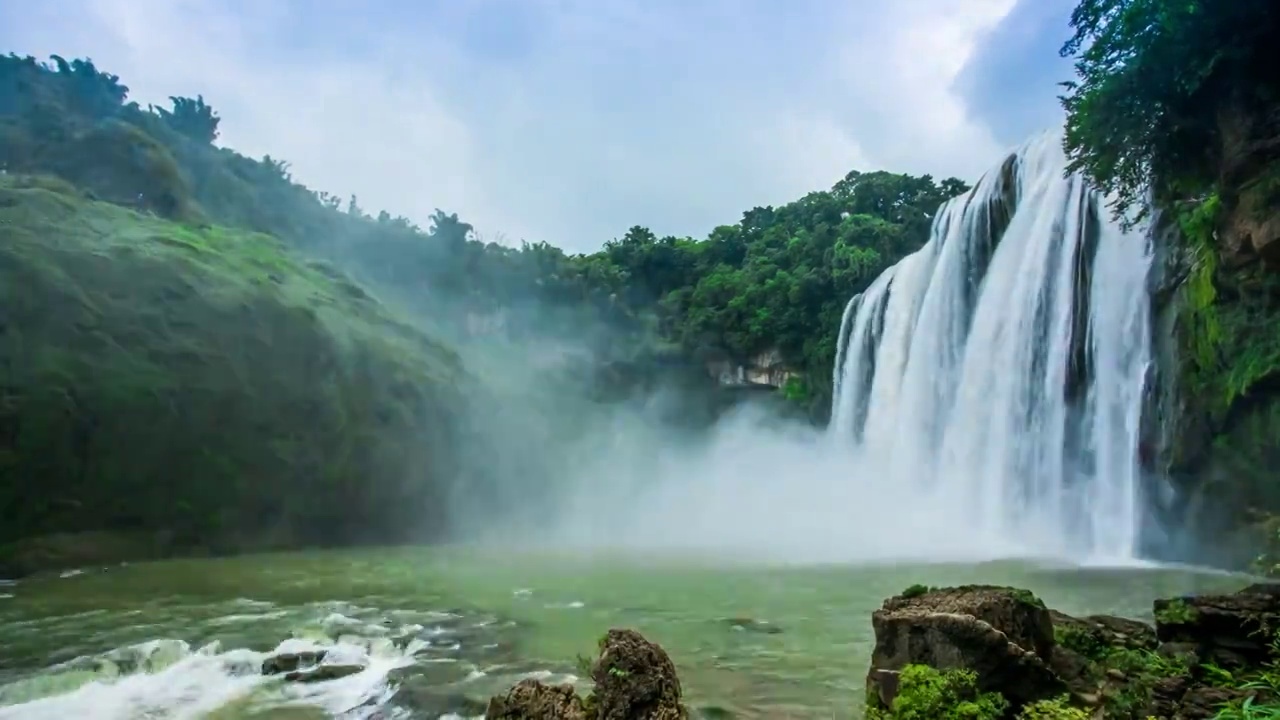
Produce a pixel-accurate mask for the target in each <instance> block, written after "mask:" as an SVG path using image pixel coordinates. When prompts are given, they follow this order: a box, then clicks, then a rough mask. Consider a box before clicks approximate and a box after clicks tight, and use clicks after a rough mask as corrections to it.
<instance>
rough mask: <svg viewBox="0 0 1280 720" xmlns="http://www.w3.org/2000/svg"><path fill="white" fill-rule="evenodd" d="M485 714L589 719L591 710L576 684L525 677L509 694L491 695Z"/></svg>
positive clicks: (493, 719) (498, 719)
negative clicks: (579, 695)
mask: <svg viewBox="0 0 1280 720" xmlns="http://www.w3.org/2000/svg"><path fill="white" fill-rule="evenodd" d="M484 716H485V718H486V720H586V718H587V712H586V710H585V709H584V707H583V705H582V699H581V698H579V697H578V695H577V693H575V692H574V691H573V686H572V685H545V684H543V683H540V682H538V681H537V680H521V681H520V682H518V683H516V685H515V687H513V688H511V689H510V690H508V691H507V694H506V695H496V696H494V697H493V698H491V699H490V700H489V706H488V707H487V708H486V709H485V712H484Z"/></svg>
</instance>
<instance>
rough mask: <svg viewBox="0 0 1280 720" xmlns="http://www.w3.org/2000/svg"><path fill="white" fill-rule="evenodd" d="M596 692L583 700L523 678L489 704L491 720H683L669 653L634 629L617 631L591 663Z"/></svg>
mask: <svg viewBox="0 0 1280 720" xmlns="http://www.w3.org/2000/svg"><path fill="white" fill-rule="evenodd" d="M591 679H592V680H593V681H594V683H595V689H594V691H593V692H592V694H591V695H590V696H588V697H587V698H586V699H585V700H583V699H581V698H579V697H578V696H577V694H576V693H575V692H574V689H573V686H571V685H546V684H543V683H541V682H539V681H537V680H522V681H521V682H519V683H518V684H516V686H515V687H513V688H511V690H509V691H508V692H507V693H506V694H505V695H499V696H495V697H494V698H492V699H491V700H490V701H489V706H488V708H487V710H486V711H485V717H486V718H490V720H493V719H495V718H500V719H503V720H685V718H687V717H688V713H687V711H686V710H685V707H684V705H683V703H682V702H681V690H680V679H679V678H678V677H676V667H675V664H674V663H672V662H671V658H670V657H669V656H668V655H667V653H666V651H665V650H663V649H662V647H661V646H659V645H657V644H656V643H652V642H649V641H648V640H646V639H645V638H644V636H642V635H641V634H640V633H638V632H636V631H634V630H625V629H616V628H615V629H613V630H610V631H609V632H608V633H606V634H605V636H604V637H603V638H601V640H600V655H599V657H597V658H596V660H595V662H593V663H592V665H591Z"/></svg>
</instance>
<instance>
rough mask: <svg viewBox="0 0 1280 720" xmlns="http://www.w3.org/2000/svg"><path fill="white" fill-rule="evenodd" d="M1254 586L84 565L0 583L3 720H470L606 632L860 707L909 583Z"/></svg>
mask: <svg viewBox="0 0 1280 720" xmlns="http://www.w3.org/2000/svg"><path fill="white" fill-rule="evenodd" d="M1248 582H1249V580H1248V579H1247V578H1243V577H1240V576H1231V575H1226V574H1222V573H1216V572H1210V571H1203V570H1197V569H1191V568H1175V567H1123V568H1114V567H1113V568H1107V567H1077V566H1071V565H1063V564H1051V563H1041V562H1029V561H999V562H988V563H980V564H971V563H970V564H937V565H928V564H902V563H892V564H891V563H885V564H861V565H803V566H797V565H788V564H783V563H767V564H766V563H760V562H757V561H749V560H744V559H736V560H735V559H727V558H725V557H723V556H719V557H706V556H696V555H688V554H676V553H666V554H663V555H653V554H645V555H637V554H621V553H619V554H605V553H596V554H590V555H585V554H580V553H550V552H512V551H496V550H492V549H475V548H394V549H378V550H359V551H326V552H308V553H287V554H274V555H253V556H244V557H237V558H225V559H198V560H174V561H165V562H155V563H138V564H125V565H120V566H114V567H109V568H81V569H79V570H76V571H68V572H64V573H60V574H54V575H50V576H46V577H38V578H32V579H27V580H22V581H19V582H5V583H3V584H0V719H4V720H8V719H10V718H33V719H35V718H68V717H72V718H74V717H86V718H87V717H92V718H95V720H98V719H101V720H126V719H128V720H134V719H141V718H147V719H148V720H158V719H160V718H211V719H214V720H248V719H250V718H253V719H266V718H276V719H279V720H285V719H289V720H302V719H304V718H331V717H337V718H344V719H349V720H356V719H357V718H370V719H372V718H384V719H386V718H406V719H407V718H441V717H447V718H462V717H476V716H478V715H482V714H483V703H484V700H485V699H486V698H487V697H488V696H489V695H491V694H493V693H496V692H500V691H502V690H504V689H505V688H506V687H508V686H510V685H511V684H513V683H514V682H516V681H517V680H519V679H520V678H523V677H538V678H542V679H545V680H549V681H553V682H555V681H567V682H577V683H579V684H582V678H581V676H582V674H583V671H582V669H581V668H582V660H581V658H580V656H581V657H589V656H592V655H593V654H594V652H595V648H596V641H597V639H598V638H599V637H600V635H601V634H602V633H603V632H604V631H605V630H606V629H608V628H610V627H615V626H627V627H634V628H636V629H638V630H640V631H641V632H642V633H644V634H645V635H646V636H647V637H649V638H650V639H651V640H654V641H656V642H658V643H659V644H661V645H662V646H663V647H665V648H666V649H667V651H668V652H669V653H670V654H671V656H672V659H673V660H674V661H675V663H676V666H677V668H678V669H679V673H680V678H681V681H682V684H683V687H684V691H685V695H686V699H687V701H688V702H689V704H690V706H691V707H692V708H693V709H694V710H695V714H696V715H700V716H702V717H716V718H721V717H730V716H732V717H739V718H766V717H767V718H833V717H836V718H850V717H860V716H861V701H862V681H863V675H864V674H865V672H866V669H867V661H868V659H869V657H870V652H871V647H872V642H873V637H872V631H871V621H870V616H871V612H872V610H874V609H875V608H876V607H878V606H879V605H880V603H881V602H882V601H883V600H884V598H886V597H888V596H890V595H893V594H895V593H898V592H900V591H901V590H903V589H904V588H906V587H908V586H910V585H913V584H916V583H923V584H929V585H948V584H963V583H996V584H1012V585H1017V586H1020V587H1026V588H1029V589H1031V590H1032V591H1034V592H1035V593H1037V594H1038V595H1040V597H1042V598H1043V599H1044V600H1045V602H1046V603H1047V604H1048V605H1049V606H1050V607H1053V608H1057V609H1060V610H1063V611H1065V612H1068V613H1072V614H1088V613H1110V614H1118V615H1125V616H1129V617H1135V618H1139V619H1149V614H1150V610H1151V601H1152V600H1153V599H1154V598H1156V597H1163V596H1171V595H1178V594H1183V593H1196V592H1219V591H1233V590H1236V589H1238V588H1240V587H1243V586H1244V585H1246V584H1248ZM284 641H290V642H296V641H306V642H311V643H316V644H319V645H321V646H325V647H339V648H343V647H347V646H350V647H349V648H348V649H351V651H352V652H359V653H363V657H364V662H365V664H366V666H367V669H366V670H364V671H363V672H360V673H357V674H355V675H352V676H349V677H345V678H342V679H340V680H333V681H328V682H319V683H310V684H299V683H286V682H283V681H281V680H280V679H278V678H266V677H263V676H261V674H260V672H259V668H260V666H261V661H262V659H263V658H264V657H266V656H267V655H268V654H269V653H270V652H271V651H272V650H273V649H275V648H277V647H278V646H279V645H280V643H282V642H284ZM582 686H583V688H584V689H585V688H586V687H587V686H586V685H585V684H582Z"/></svg>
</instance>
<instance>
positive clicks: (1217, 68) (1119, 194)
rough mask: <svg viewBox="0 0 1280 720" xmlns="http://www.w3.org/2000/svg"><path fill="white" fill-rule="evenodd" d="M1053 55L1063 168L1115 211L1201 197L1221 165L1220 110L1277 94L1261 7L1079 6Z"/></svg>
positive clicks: (1270, 26) (1214, 2) (1160, 0)
mask: <svg viewBox="0 0 1280 720" xmlns="http://www.w3.org/2000/svg"><path fill="white" fill-rule="evenodd" d="M1071 27H1072V28H1073V29H1074V31H1075V33H1074V35H1073V37H1072V38H1071V39H1070V40H1069V41H1067V43H1066V44H1065V45H1064V46H1063V48H1062V53H1063V55H1064V56H1076V57H1077V60H1076V70H1077V72H1078V74H1079V79H1078V80H1077V81H1073V82H1068V83H1064V85H1065V87H1066V89H1067V94H1066V95H1065V96H1064V97H1063V99H1062V102H1063V106H1064V107H1065V109H1066V111H1067V123H1066V138H1065V146H1066V150H1067V153H1068V155H1069V156H1070V158H1071V168H1072V169H1073V170H1081V171H1083V172H1084V173H1086V174H1087V175H1088V176H1089V177H1090V178H1091V179H1092V180H1093V181H1094V182H1095V183H1096V184H1097V185H1098V186H1099V187H1101V188H1102V189H1103V190H1105V191H1107V192H1109V193H1113V194H1114V206H1115V209H1116V210H1117V211H1118V212H1120V213H1128V212H1129V211H1131V210H1134V211H1135V212H1134V213H1133V216H1132V217H1134V218H1137V217H1141V216H1142V215H1143V214H1145V204H1144V203H1143V202H1142V201H1143V199H1144V196H1145V194H1146V193H1147V192H1148V191H1154V192H1155V194H1156V195H1157V198H1156V199H1157V200H1164V199H1168V198H1169V197H1171V196H1172V195H1174V194H1176V193H1178V192H1179V191H1182V192H1186V191H1187V190H1192V191H1195V190H1197V189H1199V190H1202V189H1203V187H1204V186H1205V185H1206V184H1207V183H1209V182H1212V181H1213V180H1214V168H1216V167H1218V166H1219V165H1220V164H1221V162H1222V160H1223V159H1224V158H1223V153H1224V150H1227V149H1226V148H1224V146H1223V139H1224V138H1223V136H1222V128H1221V127H1220V124H1219V120H1220V118H1221V117H1222V113H1223V111H1224V109H1225V108H1228V107H1231V106H1236V107H1240V108H1241V109H1242V110H1243V111H1245V112H1246V113H1247V112H1248V111H1249V110H1250V109H1252V108H1256V107H1259V106H1264V105H1270V104H1273V103H1274V102H1275V101H1276V99H1277V93H1278V91H1280V73H1277V72H1276V69H1275V38H1276V37H1277V35H1278V34H1280V6H1277V5H1276V3H1275V2H1273V1H1272V0H1230V2H1221V1H1218V0H1084V1H1083V2H1081V3H1080V5H1079V6H1078V7H1077V8H1076V9H1075V11H1074V12H1073V13H1072V16H1071Z"/></svg>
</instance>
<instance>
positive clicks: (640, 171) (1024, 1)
mask: <svg viewBox="0 0 1280 720" xmlns="http://www.w3.org/2000/svg"><path fill="white" fill-rule="evenodd" d="M1073 4H1074V3H1073V2H1071V0H414V1H412V2H411V1H410V0H400V1H399V2H397V1H395V0H257V1H256V2H253V1H250V0H58V1H57V2H28V1H26V0H0V52H7V51H13V52H17V53H19V54H23V55H27V54H30V55H36V56H38V57H42V58H44V57H47V56H48V55H49V54H52V53H57V54H60V55H63V56H64V57H67V58H73V57H89V58H92V59H93V60H94V62H95V63H96V64H97V65H98V66H99V67H100V68H101V69H103V70H106V71H109V72H112V73H115V74H117V75H119V76H120V77H121V79H122V81H123V82H124V83H125V84H126V85H128V86H129V87H130V89H131V97H132V98H133V99H135V100H137V101H139V102H141V103H143V104H146V103H148V102H150V103H156V104H161V103H164V102H166V98H167V96H169V95H183V96H195V95H197V94H200V95H203V96H204V98H205V100H206V101H207V102H209V103H210V104H211V105H213V107H214V108H215V109H216V110H217V111H218V113H219V114H220V115H221V117H222V124H221V132H222V135H221V138H220V139H219V143H220V144H222V145H225V146H227V147H231V148H234V149H236V150H238V151H240V152H242V153H244V154H246V155H250V156H254V157H261V156H262V155H266V154H269V155H271V156H272V157H275V158H283V159H285V160H287V161H289V162H290V163H291V167H292V171H293V175H294V177H295V179H297V180H299V181H301V182H303V183H304V184H306V185H308V186H309V187H312V188H315V189H319V190H325V191H328V192H331V193H335V194H338V195H340V196H342V197H347V196H349V195H351V194H355V195H357V196H358V197H359V204H360V205H361V207H363V208H364V209H365V210H366V211H372V212H375V213H376V212H377V211H378V210H383V209H385V210H388V211H389V212H391V213H392V214H393V215H405V216H407V217H409V218H411V219H413V220H415V221H418V222H419V223H422V224H424V225H425V224H426V220H427V217H428V216H429V215H430V214H431V212H432V211H433V210H434V209H435V208H442V209H444V210H446V211H447V212H456V213H458V214H459V215H460V216H461V217H462V219H463V220H466V221H468V222H471V223H472V224H473V225H475V227H476V229H477V231H478V233H479V234H480V235H481V237H482V238H483V239H485V240H493V241H500V242H518V241H519V240H522V239H523V240H529V241H546V242H550V243H552V244H555V245H559V246H561V247H564V248H566V249H567V250H571V251H590V250H594V249H596V248H598V247H599V246H600V245H601V244H602V243H604V242H605V241H607V240H609V239H612V238H615V237H619V236H621V235H622V234H623V233H624V232H625V231H626V229H627V228H628V227H630V226H632V225H636V224H639V225H646V226H648V227H650V228H652V229H653V230H654V231H655V232H657V233H658V234H659V235H665V234H673V235H682V236H683V235H691V236H696V237H700V236H704V235H706V233H708V232H709V231H710V230H711V229H712V228H713V227H715V226H716V225H721V224H727V223H733V222H736V221H737V220H738V219H739V218H740V217H741V214H742V212H743V211H744V210H747V209H748V208H750V207H753V206H757V205H770V204H772V205H778V204H782V203H785V202H787V201H789V200H792V199H795V198H797V197H800V196H801V195H803V194H804V193H806V192H808V191H811V190H818V189H824V188H828V187H830V186H831V185H832V184H833V183H834V182H835V181H836V180H838V179H840V178H841V177H843V176H844V175H845V174H846V173H847V172H848V171H850V170H854V169H857V170H863V171H870V170H880V169H884V170H892V171H897V172H909V173H913V174H924V173H930V174H933V175H934V176H935V177H939V178H942V177H947V176H951V175H955V176H958V177H962V178H965V179H967V180H970V181H972V180H975V179H976V178H977V177H978V176H979V175H980V174H981V173H982V172H983V171H984V170H986V169H987V168H988V167H989V166H992V165H994V164H996V163H997V162H998V161H999V160H1000V155H1001V153H1002V152H1003V151H1004V150H1006V149H1008V148H1009V147H1011V146H1013V145H1016V144H1017V143H1018V142H1020V141H1021V140H1023V139H1024V138H1026V137H1027V136H1029V135H1031V134H1033V133H1035V132H1037V131H1039V130H1042V129H1045V128H1049V127H1053V126H1056V125H1060V124H1061V121H1062V114H1061V110H1060V108H1059V106H1058V103H1057V100H1056V96H1057V95H1058V93H1059V90H1060V89H1059V88H1058V87H1057V86H1056V83H1058V82H1060V81H1062V80H1066V79H1069V77H1070V74H1071V66H1070V63H1069V62H1068V61H1065V60H1063V59H1061V58H1059V57H1058V53H1057V50H1058V47H1059V46H1060V45H1061V44H1062V41H1063V40H1065V39H1066V37H1067V35H1068V28H1067V18H1068V17H1069V15H1070V10H1071V7H1072V5H1073Z"/></svg>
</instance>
